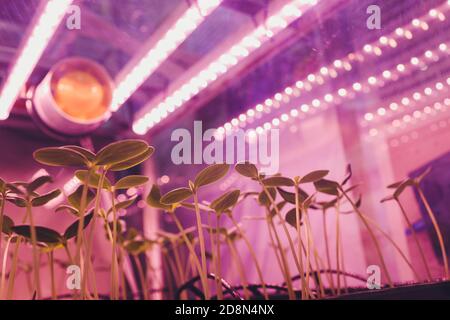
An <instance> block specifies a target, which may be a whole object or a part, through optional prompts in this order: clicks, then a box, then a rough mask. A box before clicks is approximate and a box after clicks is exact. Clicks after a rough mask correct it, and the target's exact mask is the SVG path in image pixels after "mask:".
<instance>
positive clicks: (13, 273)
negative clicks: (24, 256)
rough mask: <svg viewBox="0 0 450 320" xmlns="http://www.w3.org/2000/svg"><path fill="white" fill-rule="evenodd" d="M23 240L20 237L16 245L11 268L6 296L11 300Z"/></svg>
mask: <svg viewBox="0 0 450 320" xmlns="http://www.w3.org/2000/svg"><path fill="white" fill-rule="evenodd" d="M21 242H22V237H18V238H17V242H16V247H15V248H14V254H13V260H12V266H11V270H10V272H9V278H8V295H7V297H6V299H7V300H11V299H12V298H13V291H14V282H15V280H16V272H17V260H18V258H19V248H20V243H21Z"/></svg>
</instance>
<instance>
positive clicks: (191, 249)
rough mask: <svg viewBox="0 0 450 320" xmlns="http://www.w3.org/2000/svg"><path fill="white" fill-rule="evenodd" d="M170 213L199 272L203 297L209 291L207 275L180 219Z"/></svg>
mask: <svg viewBox="0 0 450 320" xmlns="http://www.w3.org/2000/svg"><path fill="white" fill-rule="evenodd" d="M170 215H171V217H172V219H173V221H174V222H175V224H176V226H177V228H178V230H179V231H180V233H181V237H182V238H183V240H184V242H185V244H186V246H187V248H188V250H189V252H190V253H191V256H192V259H193V260H194V263H195V266H196V267H197V270H198V273H199V276H200V280H201V283H202V287H203V290H204V292H205V297H206V292H209V289H207V288H208V279H207V275H206V274H205V273H204V272H203V269H202V266H201V264H200V261H199V259H198V257H197V254H196V253H195V249H194V247H193V246H192V244H191V242H190V241H189V239H188V237H187V236H186V233H185V231H184V228H183V226H182V225H181V222H180V220H178V218H177V216H176V215H175V213H173V212H170ZM208 298H209V296H208Z"/></svg>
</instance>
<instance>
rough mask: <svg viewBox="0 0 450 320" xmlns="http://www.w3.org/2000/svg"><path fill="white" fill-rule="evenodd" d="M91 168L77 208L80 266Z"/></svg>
mask: <svg viewBox="0 0 450 320" xmlns="http://www.w3.org/2000/svg"><path fill="white" fill-rule="evenodd" d="M92 170H94V169H92V168H90V169H89V170H88V174H87V177H86V181H84V183H83V191H82V193H81V201H80V210H79V216H80V221H79V223H78V231H77V250H76V255H75V262H76V263H77V265H78V266H80V267H81V264H80V256H81V244H82V243H83V230H84V214H85V211H86V206H87V195H88V190H89V179H90V178H91V173H92ZM82 296H83V298H84V296H85V295H84V292H83V293H82Z"/></svg>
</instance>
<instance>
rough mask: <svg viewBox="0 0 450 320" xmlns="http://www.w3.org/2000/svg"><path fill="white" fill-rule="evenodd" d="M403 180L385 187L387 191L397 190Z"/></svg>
mask: <svg viewBox="0 0 450 320" xmlns="http://www.w3.org/2000/svg"><path fill="white" fill-rule="evenodd" d="M404 181H405V180H401V181H397V182H394V183H391V184H390V185H388V186H387V187H388V188H389V189H397V188H398V187H399V186H400V185H401V184H402V183H403V182H404Z"/></svg>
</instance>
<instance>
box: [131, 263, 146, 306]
mask: <svg viewBox="0 0 450 320" xmlns="http://www.w3.org/2000/svg"><path fill="white" fill-rule="evenodd" d="M133 258H134V262H136V267H137V269H138V274H139V279H140V280H141V284H142V291H144V292H143V295H144V300H148V287H147V280H146V278H145V274H144V269H143V268H142V263H141V260H140V259H139V256H133Z"/></svg>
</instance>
